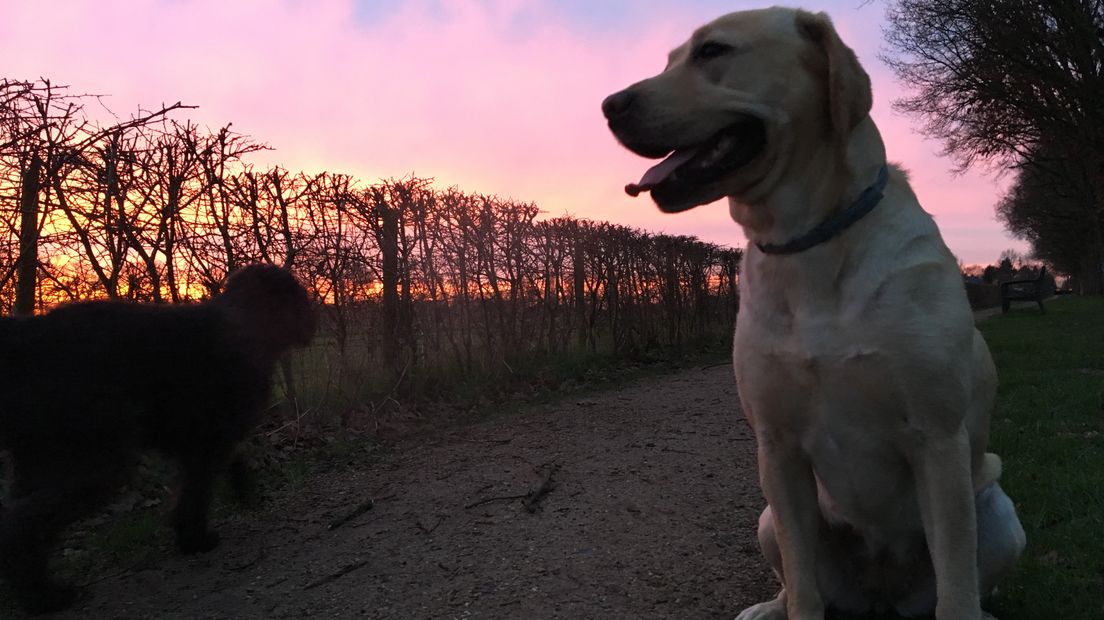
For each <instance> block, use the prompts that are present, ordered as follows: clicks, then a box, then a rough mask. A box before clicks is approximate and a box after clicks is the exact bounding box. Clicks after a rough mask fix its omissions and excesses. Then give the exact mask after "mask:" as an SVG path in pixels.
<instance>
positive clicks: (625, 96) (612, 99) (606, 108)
mask: <svg viewBox="0 0 1104 620" xmlns="http://www.w3.org/2000/svg"><path fill="white" fill-rule="evenodd" d="M634 100H636V95H635V94H634V93H633V92H632V91H631V90H623V91H621V92H619V93H613V94H612V95H610V96H609V97H606V98H605V100H604V101H602V114H605V115H606V118H607V119H609V120H613V119H615V118H617V117H618V116H621V115H623V114H624V113H625V112H628V111H629V108H631V107H632V104H633V101H634Z"/></svg>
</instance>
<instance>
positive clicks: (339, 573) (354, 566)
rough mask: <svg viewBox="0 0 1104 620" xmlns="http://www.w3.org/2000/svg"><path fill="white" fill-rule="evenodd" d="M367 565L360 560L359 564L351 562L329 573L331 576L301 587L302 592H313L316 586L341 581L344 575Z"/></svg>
mask: <svg viewBox="0 0 1104 620" xmlns="http://www.w3.org/2000/svg"><path fill="white" fill-rule="evenodd" d="M367 564H368V560H361V561H359V562H353V563H352V564H349V565H348V566H345V567H343V568H342V569H341V570H339V571H337V572H336V573H331V574H329V575H326V576H325V577H323V578H321V579H319V580H317V581H312V582H311V583H308V584H307V585H305V586H303V589H304V590H313V589H314V588H317V587H318V586H324V585H326V584H327V583H330V582H331V581H337V580H338V579H341V578H342V577H344V576H345V575H348V574H349V573H351V572H353V571H355V570H357V569H359V568H363V567H364V566H366V565H367Z"/></svg>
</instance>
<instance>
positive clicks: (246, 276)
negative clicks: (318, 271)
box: [216, 265, 317, 350]
mask: <svg viewBox="0 0 1104 620" xmlns="http://www.w3.org/2000/svg"><path fill="white" fill-rule="evenodd" d="M216 302H217V303H219V304H221V305H223V306H225V307H229V308H230V309H231V310H232V311H233V312H234V314H235V318H236V319H237V321H236V322H237V323H238V324H239V325H242V326H247V327H248V329H250V330H251V331H254V332H255V333H256V336H257V337H258V338H260V339H263V340H264V341H266V342H269V343H271V344H272V345H273V346H274V347H275V348H276V349H278V350H284V349H287V348H289V347H303V346H306V345H307V344H309V343H310V340H311V337H312V336H314V329H315V324H316V322H317V318H316V315H315V310H314V305H313V304H311V300H310V294H308V293H307V291H306V289H304V288H303V285H302V284H300V283H299V281H298V280H296V279H295V276H293V275H292V274H291V272H289V271H288V270H286V269H283V268H280V267H276V266H274V265H250V266H248V267H243V268H242V269H239V270H237V271H235V272H234V273H232V274H230V277H229V278H228V279H227V281H226V287H225V289H224V290H223V292H222V294H221V295H219V296H218V297H217V298H216Z"/></svg>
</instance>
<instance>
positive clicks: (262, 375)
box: [0, 265, 315, 612]
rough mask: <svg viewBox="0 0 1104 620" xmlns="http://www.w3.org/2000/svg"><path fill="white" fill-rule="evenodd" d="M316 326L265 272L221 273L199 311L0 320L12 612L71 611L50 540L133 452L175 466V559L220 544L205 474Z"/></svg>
mask: <svg viewBox="0 0 1104 620" xmlns="http://www.w3.org/2000/svg"><path fill="white" fill-rule="evenodd" d="M314 327H315V314H314V310H313V308H312V306H311V303H310V299H309V297H308V294H307V292H306V290H304V289H303V287H302V286H301V285H300V284H299V283H298V282H297V281H296V280H295V278H294V277H293V276H292V275H291V274H290V273H288V272H287V271H285V270H283V269H280V268H278V267H272V266H266V265H254V266H251V267H246V268H244V269H242V270H240V271H238V272H236V273H234V274H232V275H231V276H230V278H229V280H228V282H227V284H226V290H225V292H223V294H221V295H219V296H217V297H215V298H214V299H212V300H210V301H208V302H205V303H201V304H195V305H180V306H161V305H142V304H132V303H124V302H115V301H102V302H88V303H76V304H71V305H67V306H62V307H60V308H58V309H56V310H54V311H53V312H50V313H49V314H46V315H44V316H40V317H34V318H24V319H16V318H6V319H0V449H7V450H9V451H10V453H11V456H12V460H13V461H14V477H13V480H12V488H11V498H10V502H9V504H8V505H7V506H6V508H5V510H4V511H3V512H2V513H0V574H2V575H3V576H4V577H6V578H7V580H8V582H9V584H11V586H12V587H13V589H14V590H15V593H16V596H17V597H18V598H19V600H20V602H21V604H23V605H24V606H25V607H26V608H27V610H28V611H31V612H45V611H52V610H57V609H62V608H64V607H67V606H69V605H70V604H71V603H72V602H73V600H74V598H75V594H76V592H75V590H74V589H73V588H72V587H70V586H68V585H64V584H60V583H58V582H55V581H53V580H51V579H50V577H49V575H48V572H47V561H48V558H49V554H50V550H51V546H52V543H53V541H54V539H55V538H56V537H57V535H58V534H59V533H60V531H61V530H62V529H63V528H64V527H65V526H66V525H68V524H69V523H71V522H72V521H73V520H75V519H77V518H79V517H81V516H83V515H85V514H87V513H89V512H90V511H91V510H93V509H94V508H96V507H97V506H99V505H101V504H102V503H104V502H105V501H106V500H107V499H109V498H110V496H111V495H112V493H113V492H114V491H115V490H117V488H118V487H119V486H120V483H121V482H122V481H124V480H125V478H126V476H127V474H128V473H129V471H130V470H131V467H132V466H133V465H134V463H135V461H136V459H137V456H138V454H139V453H140V451H141V450H142V449H147V448H149V449H155V450H158V451H160V452H162V453H163V454H165V455H166V456H168V457H170V458H172V459H174V460H176V461H177V462H178V463H179V465H180V469H181V480H182V484H181V490H180V497H179V502H178V504H177V506H176V512H175V527H176V542H177V546H178V547H179V548H180V550H181V551H183V552H185V553H194V552H198V551H207V550H210V549H212V548H213V547H214V546H215V545H217V544H218V535H217V534H216V533H215V532H213V531H211V530H209V529H208V525H207V512H208V507H209V504H210V500H211V485H212V482H213V480H214V477H215V475H216V474H217V473H219V471H221V470H222V469H223V468H225V467H226V466H227V465H229V464H230V462H231V460H232V456H233V452H234V449H235V446H236V445H237V443H238V442H239V441H241V440H242V439H243V438H244V437H245V436H246V435H247V434H248V433H249V432H250V430H251V429H252V428H253V427H254V425H255V423H256V422H257V421H258V416H259V414H260V412H261V409H262V407H263V406H264V405H265V404H266V400H267V399H268V397H269V392H270V390H271V381H272V375H273V371H274V367H275V364H276V362H277V360H278V358H279V357H280V356H281V355H282V354H283V353H284V352H286V351H287V350H288V349H289V348H291V347H295V346H304V345H306V344H307V343H308V342H309V341H310V338H311V336H312V334H313V332H314ZM234 468H235V469H237V467H236V466H235V467H234Z"/></svg>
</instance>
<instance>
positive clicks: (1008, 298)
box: [1001, 267, 1046, 314]
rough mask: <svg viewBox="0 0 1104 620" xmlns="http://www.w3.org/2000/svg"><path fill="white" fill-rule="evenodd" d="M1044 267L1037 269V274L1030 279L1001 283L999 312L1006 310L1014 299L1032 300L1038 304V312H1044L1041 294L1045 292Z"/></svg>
mask: <svg viewBox="0 0 1104 620" xmlns="http://www.w3.org/2000/svg"><path fill="white" fill-rule="evenodd" d="M1045 277H1046V267H1043V268H1042V269H1040V270H1039V275H1038V276H1037V277H1035V278H1032V279H1031V280H1010V281H1008V282H1002V283H1001V312H1002V313H1005V312H1008V309H1009V308H1010V307H1012V302H1014V301H1034V302H1035V303H1037V304H1039V312H1041V313H1043V314H1046V308H1044V307H1043V295H1044V294H1045V292H1046V290H1045V288H1046V287H1045V284H1044V278H1045Z"/></svg>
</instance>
